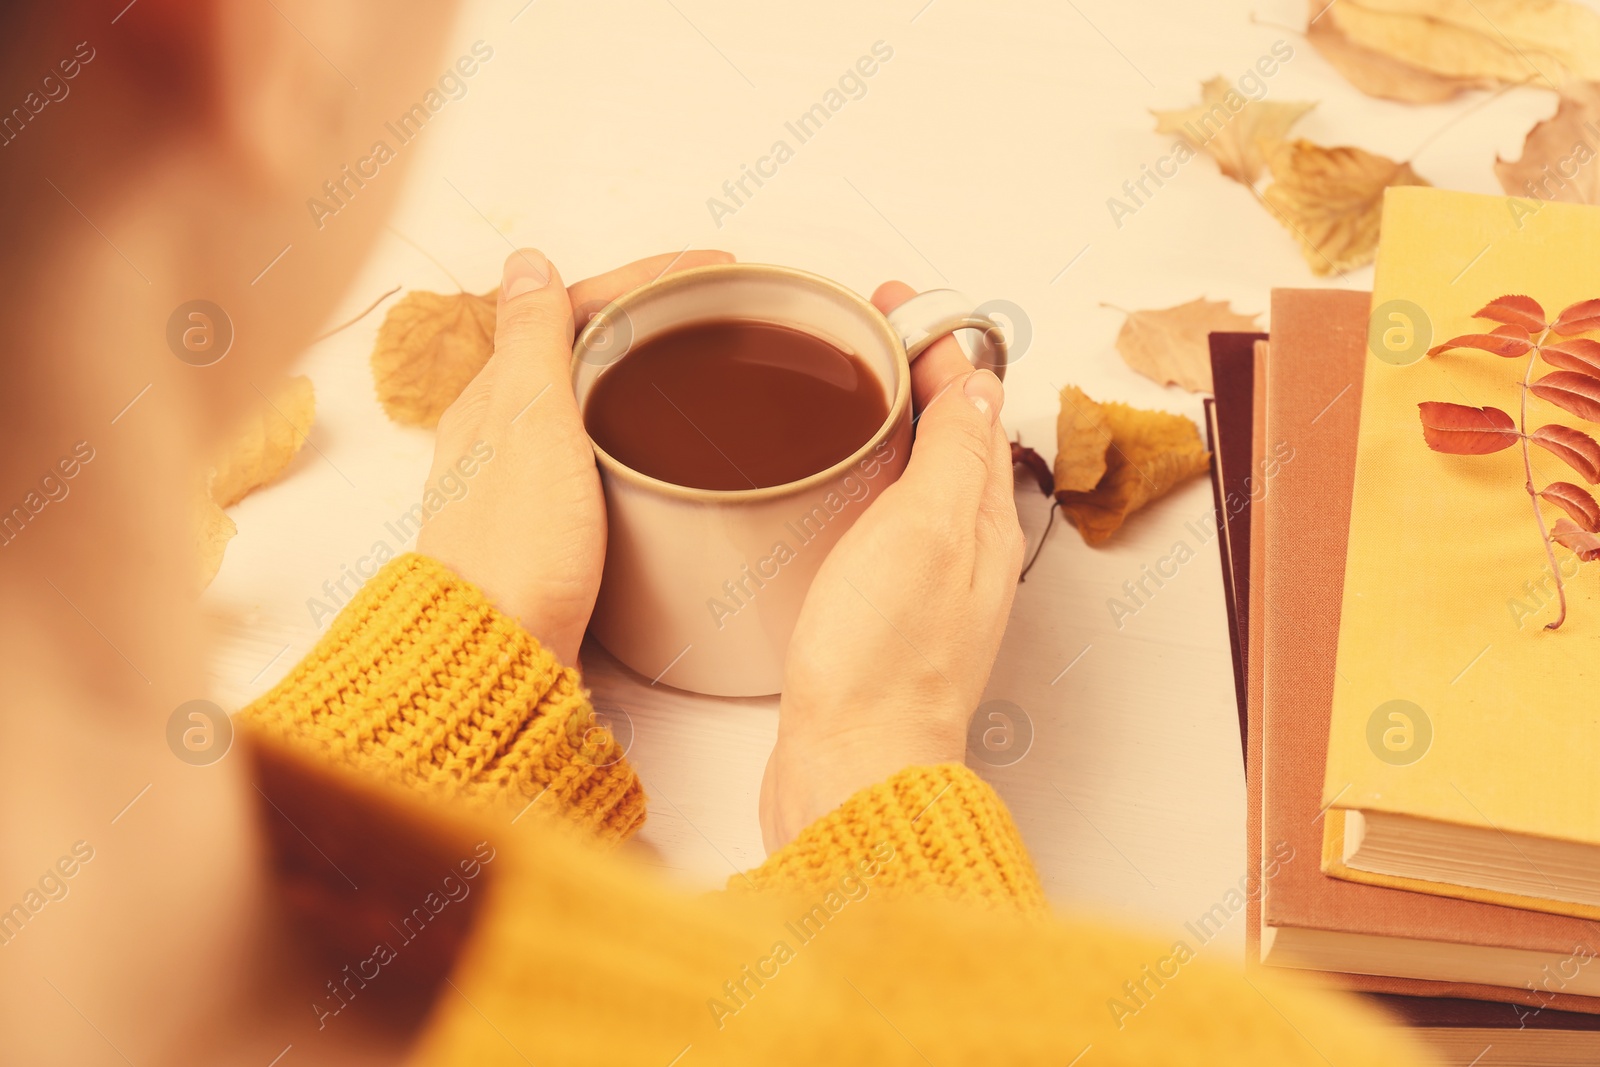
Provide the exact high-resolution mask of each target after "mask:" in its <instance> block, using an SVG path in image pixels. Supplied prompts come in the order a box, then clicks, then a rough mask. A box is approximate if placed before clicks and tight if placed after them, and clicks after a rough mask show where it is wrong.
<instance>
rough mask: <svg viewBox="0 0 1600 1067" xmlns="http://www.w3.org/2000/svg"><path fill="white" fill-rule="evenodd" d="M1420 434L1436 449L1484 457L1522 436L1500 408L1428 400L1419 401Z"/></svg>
mask: <svg viewBox="0 0 1600 1067" xmlns="http://www.w3.org/2000/svg"><path fill="white" fill-rule="evenodd" d="M1417 408H1418V410H1419V413H1420V414H1421V416H1422V437H1423V440H1425V441H1427V442H1428V447H1429V448H1431V449H1433V450H1434V451H1435V452H1448V453H1449V454H1450V455H1452V456H1486V455H1488V454H1489V453H1491V452H1499V451H1501V450H1502V449H1507V448H1510V447H1511V446H1512V445H1514V444H1516V443H1517V438H1518V437H1519V436H1521V435H1520V434H1518V433H1517V424H1516V423H1515V422H1513V421H1512V419H1511V416H1510V415H1507V414H1506V413H1505V412H1503V411H1501V410H1500V409H1499V408H1469V407H1467V406H1466V405H1465V404H1446V403H1443V402H1441V401H1437V400H1429V401H1426V402H1424V403H1421V404H1418V405H1417Z"/></svg>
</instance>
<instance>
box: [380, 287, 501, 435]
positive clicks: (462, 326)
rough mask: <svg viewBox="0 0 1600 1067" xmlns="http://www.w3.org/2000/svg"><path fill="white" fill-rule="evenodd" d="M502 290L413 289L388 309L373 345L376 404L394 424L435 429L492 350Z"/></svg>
mask: <svg viewBox="0 0 1600 1067" xmlns="http://www.w3.org/2000/svg"><path fill="white" fill-rule="evenodd" d="M498 299H499V290H498V289H496V290H491V291H490V292H488V293H485V294H484V295H482V296H476V295H474V294H472V293H430V292H426V291H424V290H420V289H418V290H413V291H412V292H409V293H407V294H406V295H405V296H404V297H402V298H401V299H400V302H399V303H397V304H395V305H394V307H392V308H390V309H389V313H388V314H387V315H385V316H384V318H383V325H382V326H380V327H379V328H378V339H377V341H376V343H374V345H373V347H372V380H373V384H374V385H375V386H376V387H377V390H378V401H379V403H381V404H382V405H383V410H384V411H385V412H387V413H388V415H389V417H390V418H391V419H393V420H394V421H395V422H399V423H404V424H405V425H408V426H430V427H431V426H437V425H438V424H439V416H441V415H443V414H444V412H445V409H446V408H448V407H449V406H450V405H451V404H452V403H454V402H455V399H456V397H458V396H460V395H461V391H462V390H463V389H465V388H466V387H467V383H468V382H470V381H472V379H473V378H474V377H476V376H477V374H478V372H479V371H480V370H482V369H483V365H484V364H485V363H487V362H489V356H490V355H491V354H492V353H493V352H494V319H495V304H496V302H497V300H498Z"/></svg>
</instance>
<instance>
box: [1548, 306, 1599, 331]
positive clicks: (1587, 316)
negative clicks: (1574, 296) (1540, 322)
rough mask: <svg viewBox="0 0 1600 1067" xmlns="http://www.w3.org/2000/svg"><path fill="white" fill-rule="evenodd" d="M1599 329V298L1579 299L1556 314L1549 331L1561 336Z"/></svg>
mask: <svg viewBox="0 0 1600 1067" xmlns="http://www.w3.org/2000/svg"><path fill="white" fill-rule="evenodd" d="M1590 330H1600V300H1580V301H1578V302H1577V303H1576V304H1573V305H1571V306H1570V307H1568V308H1566V309H1565V310H1564V311H1562V312H1561V314H1559V315H1557V316H1556V321H1555V322H1552V323H1551V324H1550V332H1551V333H1554V334H1558V335H1560V336H1562V337H1571V336H1572V335H1573V334H1577V333H1587V332H1588V331H1590Z"/></svg>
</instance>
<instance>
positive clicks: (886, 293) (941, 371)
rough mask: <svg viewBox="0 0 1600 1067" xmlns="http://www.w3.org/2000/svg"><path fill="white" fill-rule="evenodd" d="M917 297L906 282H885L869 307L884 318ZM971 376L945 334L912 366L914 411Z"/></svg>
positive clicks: (969, 367)
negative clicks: (877, 311) (957, 380)
mask: <svg viewBox="0 0 1600 1067" xmlns="http://www.w3.org/2000/svg"><path fill="white" fill-rule="evenodd" d="M916 295H917V291H916V290H915V289H913V288H911V286H909V285H907V284H906V283H905V282H884V283H883V284H882V285H880V286H878V291H877V292H875V293H873V294H872V304H873V306H874V307H876V308H877V309H878V310H879V311H881V312H883V313H884V314H885V315H887V314H888V313H889V312H891V311H893V310H894V309H895V308H897V307H899V306H900V305H901V304H904V303H905V302H906V301H907V300H910V299H911V298H912V297H914V296H916ZM970 373H972V364H971V363H969V362H968V361H967V356H966V353H964V352H962V351H961V346H960V345H958V344H957V343H956V339H955V338H954V337H950V336H948V335H947V336H945V337H941V338H939V340H937V341H935V342H934V343H933V344H932V345H929V346H928V350H927V351H926V352H924V353H922V355H920V356H918V357H917V360H916V362H914V363H912V364H911V401H912V404H913V405H914V406H915V408H916V410H917V411H919V412H920V411H922V409H923V408H926V407H927V406H928V405H929V404H931V403H932V402H933V398H934V397H936V396H938V395H939V394H940V393H941V392H943V391H944V389H945V387H946V386H948V385H949V384H950V383H951V382H952V381H955V380H956V379H957V378H961V377H964V376H966V375H968V374H970Z"/></svg>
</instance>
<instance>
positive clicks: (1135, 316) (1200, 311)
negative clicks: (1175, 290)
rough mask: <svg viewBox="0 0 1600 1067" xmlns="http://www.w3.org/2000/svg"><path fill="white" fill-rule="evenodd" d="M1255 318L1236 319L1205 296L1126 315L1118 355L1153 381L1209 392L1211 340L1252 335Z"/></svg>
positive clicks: (1224, 306)
mask: <svg viewBox="0 0 1600 1067" xmlns="http://www.w3.org/2000/svg"><path fill="white" fill-rule="evenodd" d="M1256 318H1257V316H1255V315H1241V314H1239V313H1238V312H1236V311H1234V310H1233V309H1232V308H1231V307H1229V306H1228V302H1227V301H1226V300H1206V299H1205V298H1203V297H1202V298H1201V299H1199V300H1191V301H1189V302H1188V303H1187V304H1179V305H1177V306H1176V307H1170V308H1162V309H1161V310H1159V311H1130V312H1128V318H1127V319H1126V321H1124V322H1123V324H1122V330H1121V332H1119V333H1118V334H1117V351H1118V352H1121V353H1122V358H1123V359H1124V360H1125V361H1127V364H1128V366H1130V367H1132V368H1133V369H1134V370H1136V371H1138V372H1139V373H1140V374H1142V375H1144V376H1145V377H1146V378H1149V379H1150V380H1151V381H1153V382H1158V383H1160V384H1161V385H1171V384H1174V383H1175V384H1177V385H1181V386H1183V387H1184V388H1185V389H1187V390H1189V392H1191V393H1209V392H1211V342H1210V340H1209V339H1208V338H1209V335H1210V334H1211V333H1213V332H1220V333H1230V332H1237V331H1253V330H1255V329H1257V326H1256Z"/></svg>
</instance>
